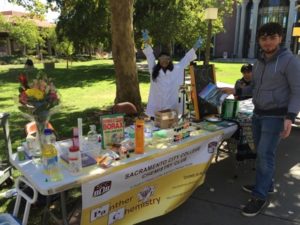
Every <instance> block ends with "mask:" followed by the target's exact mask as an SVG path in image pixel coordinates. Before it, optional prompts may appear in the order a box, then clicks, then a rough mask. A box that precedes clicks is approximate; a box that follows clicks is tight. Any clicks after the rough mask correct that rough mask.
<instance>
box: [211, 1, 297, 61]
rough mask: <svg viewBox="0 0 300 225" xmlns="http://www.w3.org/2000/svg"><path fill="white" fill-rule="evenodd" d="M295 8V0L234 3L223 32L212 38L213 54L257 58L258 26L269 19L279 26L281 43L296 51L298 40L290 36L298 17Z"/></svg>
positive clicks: (217, 56) (218, 56)
mask: <svg viewBox="0 0 300 225" xmlns="http://www.w3.org/2000/svg"><path fill="white" fill-rule="evenodd" d="M298 7H299V1H297V0H243V1H242V2H241V3H240V4H236V8H235V10H234V13H233V15H232V17H230V18H227V19H226V21H225V24H224V28H225V32H224V33H221V34H218V35H216V37H215V43H214V44H215V49H214V52H213V55H214V57H216V58H220V57H223V56H224V55H228V57H230V58H250V59H253V58H256V57H257V55H258V53H259V48H258V45H257V41H256V32H257V29H258V28H259V27H260V26H261V25H263V24H265V23H268V22H278V23H280V24H281V25H282V27H283V28H284V40H283V45H284V46H285V47H287V48H290V49H291V50H294V51H295V45H297V41H298V39H296V38H295V37H293V36H292V31H293V27H294V25H295V23H296V22H297V20H298Z"/></svg>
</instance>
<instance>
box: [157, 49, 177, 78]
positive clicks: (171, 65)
mask: <svg viewBox="0 0 300 225" xmlns="http://www.w3.org/2000/svg"><path fill="white" fill-rule="evenodd" d="M163 55H165V56H169V57H170V54H169V53H167V52H161V53H159V55H158V58H159V57H160V56H163ZM161 68H162V67H161V65H160V64H159V61H158V62H157V64H156V65H155V66H154V67H153V70H152V80H153V81H155V80H156V78H157V77H158V75H159V71H160V69H161ZM173 68H174V65H173V62H172V60H171V61H170V62H169V65H168V66H167V68H165V69H166V70H170V71H172V70H173Z"/></svg>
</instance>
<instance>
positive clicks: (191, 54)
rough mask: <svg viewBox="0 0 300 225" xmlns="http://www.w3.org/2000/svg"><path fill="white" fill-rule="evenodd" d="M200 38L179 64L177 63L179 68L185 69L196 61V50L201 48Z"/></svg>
mask: <svg viewBox="0 0 300 225" xmlns="http://www.w3.org/2000/svg"><path fill="white" fill-rule="evenodd" d="M202 43H203V41H202V38H201V37H199V38H198V39H197V41H196V42H195V43H194V45H193V48H192V49H190V50H189V51H188V52H187V53H186V54H185V56H184V57H183V58H182V59H181V60H180V62H179V63H178V65H179V66H181V67H183V68H185V67H187V66H188V65H189V64H190V62H191V61H193V60H195V59H197V55H196V51H197V49H198V48H200V47H201V46H202Z"/></svg>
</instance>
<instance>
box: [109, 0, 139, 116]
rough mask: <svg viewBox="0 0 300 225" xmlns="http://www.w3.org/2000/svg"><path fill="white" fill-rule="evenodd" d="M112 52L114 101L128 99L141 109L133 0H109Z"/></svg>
mask: <svg viewBox="0 0 300 225" xmlns="http://www.w3.org/2000/svg"><path fill="white" fill-rule="evenodd" d="M109 2H110V10H111V13H112V14H111V31H112V53H113V59H114V65H115V71H116V85H117V93H116V99H115V103H119V102H125V101H129V102H131V103H133V104H134V105H135V106H136V107H137V109H138V111H139V112H141V111H142V106H141V95H140V89H139V83H138V78H137V68H136V58H135V47H134V36H133V3H134V0H122V1H119V0H110V1H109Z"/></svg>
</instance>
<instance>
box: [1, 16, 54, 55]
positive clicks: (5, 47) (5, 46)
mask: <svg viewBox="0 0 300 225" xmlns="http://www.w3.org/2000/svg"><path fill="white" fill-rule="evenodd" d="M0 13H1V14H2V15H3V17H4V19H5V20H6V21H7V22H9V23H12V24H13V23H14V18H15V17H21V18H24V19H27V20H31V21H32V22H34V23H35V24H36V26H37V27H38V28H46V27H53V26H55V25H54V24H53V23H49V22H47V21H45V20H41V19H37V18H29V14H28V13H24V12H16V11H2V12H0ZM46 42H47V40H46ZM22 48H23V46H20V44H19V43H17V42H16V41H15V40H14V39H13V38H11V37H10V34H9V32H8V31H5V30H0V56H10V55H14V54H19V53H20V52H21V51H22V50H21V49H22ZM39 50H40V49H39V46H37V49H36V51H37V52H39ZM47 52H48V54H50V55H51V52H52V50H51V45H50V43H49V42H47Z"/></svg>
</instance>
